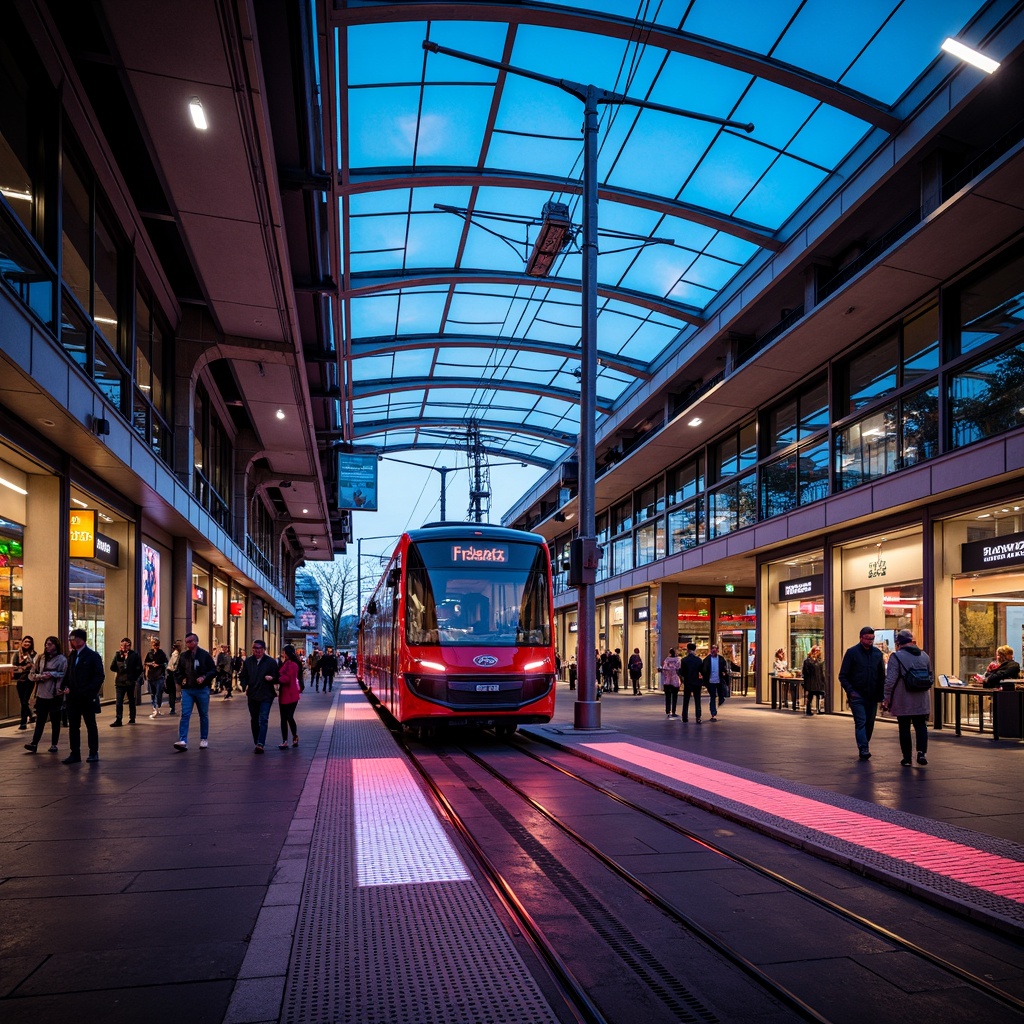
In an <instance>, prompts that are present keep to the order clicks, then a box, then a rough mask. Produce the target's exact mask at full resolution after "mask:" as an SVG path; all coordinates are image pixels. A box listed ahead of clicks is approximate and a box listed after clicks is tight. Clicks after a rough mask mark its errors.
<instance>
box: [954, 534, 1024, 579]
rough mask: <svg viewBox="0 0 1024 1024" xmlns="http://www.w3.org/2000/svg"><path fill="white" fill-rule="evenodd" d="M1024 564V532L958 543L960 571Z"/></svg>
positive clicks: (980, 570) (975, 570)
mask: <svg viewBox="0 0 1024 1024" xmlns="http://www.w3.org/2000/svg"><path fill="white" fill-rule="evenodd" d="M1019 565H1024V533H1009V534H1007V535H1006V536H1005V537H990V538H989V539H988V540H972V541H970V542H968V543H966V544H961V545H960V571H961V572H982V571H984V570H985V569H1008V568H1012V567H1014V566H1019Z"/></svg>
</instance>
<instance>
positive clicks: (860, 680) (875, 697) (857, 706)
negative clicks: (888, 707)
mask: <svg viewBox="0 0 1024 1024" xmlns="http://www.w3.org/2000/svg"><path fill="white" fill-rule="evenodd" d="M839 685H840V686H842V688H843V690H844V691H845V692H846V701H847V703H848V704H849V705H850V713H851V714H852V715H853V733H854V736H855V737H856V740H857V750H858V752H859V754H860V759H861V760H862V761H867V760H868V759H869V758H870V757H871V750H870V749H869V745H870V743H871V734H872V733H873V732H874V730H875V715H876V714H877V713H878V702H879V701H880V700H881V699H882V694H883V693H884V691H885V662H884V660H883V659H882V652H881V651H880V650H878V648H877V647H875V631H874V630H873V629H872V628H871V627H870V626H865V627H864V628H863V629H862V630H861V631H860V643H859V644H854V646H853V647H851V648H850V649H849V650H848V651H847V652H846V653H845V654H844V655H843V663H842V665H840V666H839Z"/></svg>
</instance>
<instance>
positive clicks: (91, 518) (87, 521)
mask: <svg viewBox="0 0 1024 1024" xmlns="http://www.w3.org/2000/svg"><path fill="white" fill-rule="evenodd" d="M70 542H71V543H70V550H69V552H68V554H70V556H71V557H72V558H95V557H96V510H95V509H91V508H83V509H76V510H75V511H74V512H72V513H71V516H70Z"/></svg>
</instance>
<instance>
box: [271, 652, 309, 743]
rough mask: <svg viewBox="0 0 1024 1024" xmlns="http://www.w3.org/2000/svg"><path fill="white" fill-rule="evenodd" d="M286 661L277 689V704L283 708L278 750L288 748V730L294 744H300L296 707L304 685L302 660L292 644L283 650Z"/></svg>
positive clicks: (282, 667)
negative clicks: (296, 722)
mask: <svg viewBox="0 0 1024 1024" xmlns="http://www.w3.org/2000/svg"><path fill="white" fill-rule="evenodd" d="M281 653H282V654H283V655H284V661H283V662H282V663H281V672H280V675H279V677H278V678H279V679H280V684H281V685H280V688H279V689H278V691H277V706H278V707H279V708H280V709H281V744H280V746H279V747H278V750H287V749H288V730H289V729H291V733H292V746H293V747H297V746H298V745H299V730H298V727H297V726H296V724H295V709H296V707H297V706H298V703H299V695H300V694H301V693H302V690H303V689H304V687H303V685H302V662H301V661H299V656H298V655H297V654H296V653H295V648H294V647H293V646H292V645H291V644H286V645H285V648H284V650H283V651H282V652H281Z"/></svg>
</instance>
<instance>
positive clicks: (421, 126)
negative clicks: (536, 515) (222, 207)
mask: <svg viewBox="0 0 1024 1024" xmlns="http://www.w3.org/2000/svg"><path fill="white" fill-rule="evenodd" d="M977 8H978V5H977V4H976V3H971V2H968V0H871V2H860V3H855V4H836V3H834V2H829V0H776V2H772V3H764V2H763V0H733V2H731V3H729V4H728V5H723V4H721V3H719V2H718V0H688V2H671V0H666V2H661V3H656V2H643V3H638V4H635V5H634V4H631V3H630V2H629V0H626V2H618V0H615V2H612V0H608V2H604V3H545V4H537V5H531V4H529V3H522V4H520V3H515V4H497V3H445V4H442V3H426V2H424V3H416V2H411V3H410V2H404V3H394V4H388V3H372V2H347V3H346V2H342V0H336V2H335V3H334V5H333V7H331V8H330V10H329V13H328V14H327V15H326V16H324V15H323V14H322V13H321V18H324V17H326V21H327V25H326V26H324V25H320V26H318V27H319V28H320V29H321V30H322V29H323V28H325V27H326V28H327V29H328V30H329V31H328V33H327V35H326V37H325V38H326V40H327V42H326V43H325V45H324V47H323V50H322V63H321V68H320V72H321V80H322V82H323V83H325V85H326V84H328V83H332V84H333V87H334V94H333V97H332V99H333V103H325V110H326V111H327V120H328V127H329V132H328V135H329V138H330V139H331V140H332V141H331V143H330V144H331V145H332V146H333V147H334V148H335V152H336V156H337V163H338V175H337V181H336V183H335V185H334V189H333V194H332V197H331V198H332V200H333V201H334V202H336V204H337V216H338V222H337V224H338V228H337V231H336V236H337V237H336V249H337V258H338V260H339V266H338V268H337V271H336V272H337V274H338V280H339V289H338V290H339V297H338V306H337V309H336V313H335V316H336V317H337V319H338V326H339V331H338V333H339V334H340V339H339V345H338V349H339V353H340V363H341V367H342V374H343V379H342V381H340V383H341V388H340V393H341V394H342V395H343V396H344V399H343V400H342V402H341V411H340V421H341V434H342V436H343V439H344V440H345V441H346V442H348V443H351V444H352V445H353V446H355V447H356V448H357V449H362V450H377V451H380V452H385V451H397V450H403V449H410V448H417V447H422V448H441V447H453V446H454V447H459V448H463V447H464V445H465V437H466V426H467V424H469V423H470V422H474V423H476V424H477V425H478V426H479V429H480V436H481V442H482V445H483V447H484V449H485V450H486V451H487V452H490V453H492V454H500V455H505V456H509V457H513V458H515V459H517V460H525V461H527V462H530V463H533V464H535V465H538V466H547V465H551V464H553V463H554V462H556V461H557V460H558V459H559V458H560V457H561V456H562V455H563V454H564V453H565V451H566V449H567V448H570V447H572V446H573V445H574V444H575V441H576V435H577V432H578V429H579V411H578V391H579V373H580V358H579V356H580V319H581V315H580V276H581V256H580V251H579V244H578V243H579V236H578V233H577V231H576V230H574V229H570V231H569V232H568V235H567V238H566V245H565V248H564V249H562V250H560V251H559V252H558V254H557V256H556V258H555V259H554V261H553V264H552V266H551V268H550V273H549V275H548V276H545V277H536V276H531V275H529V274H527V272H526V269H527V264H528V261H529V259H530V256H531V253H532V250H533V247H534V245H535V243H536V241H537V238H538V234H539V233H540V232H541V231H542V224H541V220H542V208H543V206H544V204H545V203H547V202H549V201H554V202H557V203H562V204H565V206H567V207H568V211H569V216H570V218H571V221H572V223H573V225H577V226H578V225H579V224H580V223H581V210H580V204H581V180H582V134H581V126H582V122H583V107H582V104H581V103H580V101H579V100H578V99H576V98H575V97H573V96H571V95H569V94H568V93H566V92H563V91H561V90H560V89H558V88H554V87H552V86H550V85H547V84H544V83H541V82H537V81H534V80H531V79H527V78H523V77H521V76H519V75H516V74H514V73H511V72H506V71H499V70H496V69H492V68H488V67H483V66H480V65H477V64H474V63H470V62H467V61H464V60H460V59H457V58H454V57H451V56H446V55H442V54H437V53H429V52H427V51H425V50H424V48H423V42H424V41H425V40H430V41H432V42H434V43H437V44H439V45H441V46H442V47H446V48H450V49H454V50H459V51H464V52H466V53H470V54H473V55H476V56H478V57H482V58H486V59H488V60H491V61H497V62H502V63H505V64H509V65H513V66H515V67H516V68H521V69H526V70H528V71H532V72H538V73H541V74H544V75H547V76H551V77H554V78H562V79H568V80H571V81H575V82H578V83H581V84H585V85H586V84H593V85H596V86H599V87H601V88H604V89H607V90H614V91H615V92H618V93H621V94H624V95H626V96H628V97H630V98H633V99H635V100H638V101H646V102H652V103H656V104H662V105H667V106H671V107H674V108H679V109H681V110H688V111H695V112H698V113H703V114H711V115H714V116H716V117H719V118H723V119H730V120H736V121H741V122H752V123H753V124H754V126H755V128H754V131H753V132H752V133H750V134H747V133H746V132H744V131H742V130H740V129H736V128H727V127H720V126H718V125H715V124H709V123H705V122H702V121H699V120H695V119H693V118H690V117H685V116H679V115H675V114H670V113H665V112H661V111H653V110H650V109H639V108H636V107H632V106H621V105H609V106H603V107H602V108H601V128H600V141H599V157H598V169H597V173H598V181H599V188H600V202H599V214H598V216H599V232H600V246H599V248H600V257H599V260H598V298H597V305H598V320H597V323H598V338H597V344H598V350H599V371H598V381H597V396H598V419H599V422H598V424H597V428H598V431H600V419H601V418H602V417H603V416H606V415H607V414H609V413H610V412H612V411H613V410H614V409H615V408H616V407H617V406H618V405H619V404H620V403H622V402H624V401H625V400H627V399H628V397H629V395H630V394H631V392H632V390H633V389H635V388H636V387H638V386H639V385H641V384H642V383H643V382H645V381H647V380H650V379H651V378H652V376H656V375H657V373H658V371H659V368H661V367H662V366H664V365H666V364H667V363H668V362H669V361H670V360H671V359H672V358H673V357H674V355H675V354H676V353H677V352H678V351H679V350H680V349H681V347H682V346H683V345H685V343H686V341H687V338H688V337H689V336H690V335H691V334H692V333H693V332H694V331H696V330H697V329H698V328H699V326H700V325H701V324H703V323H704V322H705V321H706V320H707V319H708V317H709V316H711V315H712V314H713V313H714V311H715V309H716V308H717V307H718V306H719V305H721V304H722V303H723V302H724V301H726V300H727V299H728V297H729V293H730V288H731V287H732V288H734V287H736V284H737V281H738V280H739V279H741V278H742V274H743V271H744V269H745V268H748V267H749V266H750V265H751V264H756V262H757V261H758V260H759V259H761V258H763V257H764V256H765V255H767V254H770V253H772V252H774V251H777V250H778V249H779V248H780V246H781V244H782V242H783V241H784V240H785V239H786V238H787V237H788V236H789V233H790V232H791V231H792V230H794V228H793V227H792V225H794V224H796V223H802V222H803V221H804V220H805V219H806V216H807V215H808V214H809V213H810V212H813V210H814V209H815V208H817V207H818V206H819V205H820V204H821V203H823V202H824V201H825V200H826V199H827V198H828V197H829V195H830V194H831V193H832V191H833V188H834V187H835V186H837V185H838V184H839V183H840V182H841V181H842V180H843V179H844V178H845V177H846V176H848V173H849V171H850V170H851V169H853V168H854V167H856V166H857V165H858V164H859V163H860V162H861V161H863V160H864V159H866V157H867V156H868V154H869V153H870V152H872V151H874V150H875V148H876V142H875V138H877V142H878V143H880V142H881V141H882V140H883V139H884V138H885V134H886V133H889V132H892V131H893V130H895V128H896V127H897V126H898V125H899V124H900V121H901V119H902V116H903V113H904V112H903V111H901V109H900V102H901V99H902V98H903V97H905V96H906V94H907V91H908V90H909V89H910V88H911V87H912V86H913V84H914V83H915V82H916V81H917V80H918V79H919V78H920V76H922V75H923V74H924V73H925V71H926V70H927V69H928V68H929V67H930V65H931V64H932V62H933V61H935V60H936V59H937V56H938V54H939V47H940V45H941V43H942V41H943V39H944V38H945V37H946V36H949V35H956V34H957V33H958V32H960V31H961V30H962V29H963V28H964V26H965V25H966V24H967V23H968V21H969V20H970V18H971V16H972V14H974V13H975V11H976V10H977ZM321 11H322V8H321ZM725 11H728V16H727V17H726V16H724V12H725ZM324 62H326V65H327V66H326V67H324ZM871 133H875V138H868V137H869V136H870V135H871ZM866 143H867V144H866Z"/></svg>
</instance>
